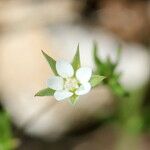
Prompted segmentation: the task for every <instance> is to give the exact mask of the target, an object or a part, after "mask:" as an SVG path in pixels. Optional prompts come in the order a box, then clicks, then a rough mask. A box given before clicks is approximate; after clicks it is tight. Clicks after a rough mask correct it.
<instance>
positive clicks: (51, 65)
mask: <svg viewBox="0 0 150 150" xmlns="http://www.w3.org/2000/svg"><path fill="white" fill-rule="evenodd" d="M42 53H43V55H44V57H45V58H46V60H47V62H48V64H49V65H50V67H51V69H52V71H53V73H54V74H55V75H57V70H56V61H55V60H54V59H53V58H51V57H50V56H48V55H47V54H46V53H45V52H43V51H42Z"/></svg>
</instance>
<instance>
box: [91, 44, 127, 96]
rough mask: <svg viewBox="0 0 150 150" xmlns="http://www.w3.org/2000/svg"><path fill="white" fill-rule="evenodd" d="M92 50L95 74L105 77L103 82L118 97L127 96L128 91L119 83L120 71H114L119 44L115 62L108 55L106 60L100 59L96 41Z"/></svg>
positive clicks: (118, 53)
mask: <svg viewBox="0 0 150 150" xmlns="http://www.w3.org/2000/svg"><path fill="white" fill-rule="evenodd" d="M93 50H94V61H95V65H96V74H99V75H100V76H105V77H106V79H105V80H103V84H106V85H108V86H109V87H110V88H111V89H112V91H113V92H114V93H115V94H116V95H117V96H119V97H126V96H128V92H127V91H126V90H125V89H124V88H123V86H122V85H121V84H120V77H121V73H120V72H117V71H116V68H117V66H118V63H119V60H120V54H121V47H120V46H119V47H118V49H117V59H116V62H113V61H112V60H111V58H110V57H109V56H108V57H107V59H106V60H104V61H102V60H101V59H100V58H99V57H98V47H97V44H96V43H95V44H94V47H93Z"/></svg>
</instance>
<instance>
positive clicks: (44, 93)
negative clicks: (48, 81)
mask: <svg viewBox="0 0 150 150" xmlns="http://www.w3.org/2000/svg"><path fill="white" fill-rule="evenodd" d="M54 92H55V91H54V90H52V89H50V88H46V89H43V90H40V91H39V92H37V93H36V94H35V96H53V95H54Z"/></svg>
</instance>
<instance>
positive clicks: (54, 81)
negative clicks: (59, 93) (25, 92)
mask: <svg viewBox="0 0 150 150" xmlns="http://www.w3.org/2000/svg"><path fill="white" fill-rule="evenodd" d="M47 85H48V87H49V88H51V89H53V90H62V89H63V86H64V80H63V78H62V77H59V76H54V77H51V78H50V79H48V81H47Z"/></svg>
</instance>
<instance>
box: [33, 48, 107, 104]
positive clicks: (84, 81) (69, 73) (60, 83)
mask: <svg viewBox="0 0 150 150" xmlns="http://www.w3.org/2000/svg"><path fill="white" fill-rule="evenodd" d="M42 53H43V55H44V57H45V58H46V60H47V62H48V64H49V65H50V67H51V69H52V71H53V73H54V74H55V76H53V77H51V78H50V79H48V81H47V86H48V88H45V89H43V90H40V91H39V92H37V93H36V94H35V96H54V97H55V98H56V99H57V100H58V101H61V100H64V99H67V98H69V99H70V102H71V103H72V104H75V103H76V101H77V99H78V97H79V96H80V95H84V94H87V93H88V92H89V91H90V90H91V88H92V87H95V86H97V85H99V84H100V83H101V82H102V80H103V79H104V78H105V77H104V76H100V75H93V74H92V69H91V68H89V67H81V62H80V53H79V45H78V47H77V51H76V54H75V56H74V57H73V61H72V63H71V64H70V63H68V62H67V61H64V60H59V61H55V60H54V59H53V58H52V57H50V56H48V55H47V54H46V53H45V52H43V51H42Z"/></svg>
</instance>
